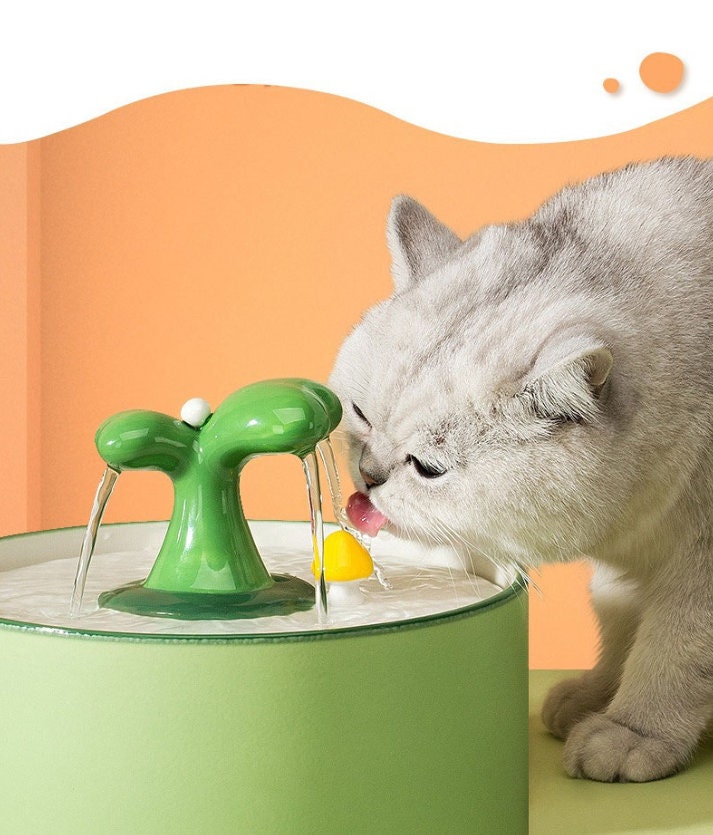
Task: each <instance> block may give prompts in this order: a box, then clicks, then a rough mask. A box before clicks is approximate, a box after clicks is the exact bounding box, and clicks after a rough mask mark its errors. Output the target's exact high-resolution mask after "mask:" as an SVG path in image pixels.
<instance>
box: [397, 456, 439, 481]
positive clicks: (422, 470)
mask: <svg viewBox="0 0 713 835" xmlns="http://www.w3.org/2000/svg"><path fill="white" fill-rule="evenodd" d="M406 463H407V464H413V468H414V470H416V472H417V473H418V474H419V475H420V476H421V477H422V478H438V476H441V475H443V474H444V473H445V472H446V470H443V469H441V468H439V467H432V466H430V465H428V464H424V463H423V461H419V460H418V458H414V456H413V455H409V456H408V457H407V458H406Z"/></svg>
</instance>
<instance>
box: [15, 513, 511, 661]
mask: <svg viewBox="0 0 713 835" xmlns="http://www.w3.org/2000/svg"><path fill="white" fill-rule="evenodd" d="M249 524H250V525H251V526H252V525H258V526H259V525H279V526H288V525H292V526H294V525H300V524H304V523H301V522H299V521H293V520H262V519H261V520H249ZM156 525H161V526H167V525H168V522H167V521H166V520H155V521H140V522H113V523H107V524H103V525H102V531H104V532H110V531H118V530H120V529H130V528H137V527H149V526H156ZM337 527H338V526H336V525H333V524H332V525H330V524H326V525H325V534H326V533H327V532H328V531H329V530H330V529H332V530H337ZM84 530H85V529H84V527H83V526H81V527H80V526H67V527H61V528H52V529H43V530H39V531H28V532H25V533H17V534H10V535H8V536H3V537H0V547H1V546H2V543H4V542H8V541H11V540H12V541H17V540H25V539H27V538H29V537H42V536H45V535H46V536H51V535H53V534H57V533H76V535H77V536H78V537H79V539H80V541H81V536H82V535H83V533H84ZM1 574H2V571H1V570H0V576H1ZM526 589H527V584H526V579H525V578H523V577H522V576H520V575H516V576H515V578H514V580H513V581H512V582H511V583H510V585H508V586H506V587H505V588H503V589H502V590H501V591H500V592H498V593H497V594H494V595H492V596H491V597H488V598H485V599H484V600H479V601H476V602H474V603H470V604H468V605H466V606H461V607H459V608H456V609H448V610H446V611H443V612H437V613H433V614H428V615H420V616H416V617H413V618H403V619H401V620H398V621H393V622H386V623H376V624H363V625H361V624H360V625H353V626H334V627H325V628H324V629H317V630H304V631H294V632H270V633H255V634H250V633H236V634H221V635H210V634H189V633H183V634H176V633H171V634H167V633H137V632H121V631H110V630H106V629H102V630H98V629H89V628H86V627H76V628H74V627H65V626H50V625H47V624H42V623H34V622H32V621H20V620H14V619H12V618H4V617H2V615H0V630H4V629H7V630H12V631H20V632H25V633H32V634H37V635H46V636H54V637H60V638H79V639H91V640H94V641H97V640H103V641H121V642H128V643H146V642H150V643H157V642H158V643H164V644H175V643H183V644H185V643H195V644H235V643H236V642H237V643H249V644H255V643H257V644H271V643H291V642H300V641H321V640H329V639H331V638H348V637H358V636H365V635H373V634H386V633H390V632H400V631H403V630H405V629H414V628H420V627H426V626H433V625H437V624H445V623H450V622H453V621H456V620H461V619H463V618H467V617H472V616H474V615H476V614H479V613H482V612H485V611H487V610H490V609H494V608H497V607H498V606H501V605H502V604H504V603H506V602H507V601H509V600H510V599H511V598H513V597H518V596H520V595H522V594H525V593H526ZM68 599H69V598H68Z"/></svg>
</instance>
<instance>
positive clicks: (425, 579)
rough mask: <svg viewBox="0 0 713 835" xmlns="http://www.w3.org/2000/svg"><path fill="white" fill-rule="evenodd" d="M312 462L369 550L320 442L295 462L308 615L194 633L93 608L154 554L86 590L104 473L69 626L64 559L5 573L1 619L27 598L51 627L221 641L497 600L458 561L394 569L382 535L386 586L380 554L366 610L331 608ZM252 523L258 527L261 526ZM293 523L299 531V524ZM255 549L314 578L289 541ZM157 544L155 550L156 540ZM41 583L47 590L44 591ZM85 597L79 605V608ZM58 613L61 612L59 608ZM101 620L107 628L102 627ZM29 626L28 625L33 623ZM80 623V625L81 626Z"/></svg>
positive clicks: (109, 568) (149, 550) (106, 574)
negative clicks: (303, 511) (302, 508)
mask: <svg viewBox="0 0 713 835" xmlns="http://www.w3.org/2000/svg"><path fill="white" fill-rule="evenodd" d="M319 461H321V463H322V467H323V469H324V472H325V474H326V483H327V486H328V488H329V493H330V497H331V501H332V508H333V511H334V516H335V518H336V520H337V524H339V525H340V526H341V528H342V529H343V530H346V531H348V532H349V533H351V534H353V535H356V536H357V537H358V538H359V539H360V540H361V541H362V544H363V545H365V547H368V546H371V545H372V543H371V542H370V541H369V539H368V538H365V537H361V536H359V534H358V532H357V531H355V530H354V528H353V526H352V525H351V523H350V521H349V518H348V517H347V515H346V512H345V510H344V503H343V500H342V493H341V485H340V481H339V471H338V469H337V465H336V462H335V458H334V451H333V449H332V446H331V443H330V442H329V439H326V440H325V441H322V442H321V443H320V444H319V445H318V446H317V448H316V449H315V450H314V451H313V452H311V453H310V454H308V455H306V456H305V458H304V459H303V461H302V465H303V470H304V474H305V481H306V485H307V496H308V500H309V509H310V538H311V551H312V556H313V558H314V563H315V565H316V567H317V571H316V574H317V582H316V585H315V609H314V611H312V612H300V613H295V614H294V615H290V616H283V617H274V616H271V617H263V618H256V619H253V621H248V620H244V621H240V624H239V626H238V627H236V622H235V621H226V622H224V623H223V624H220V623H216V622H215V621H210V622H205V625H204V626H202V627H199V628H197V627H196V622H194V621H191V622H188V623H187V625H186V624H183V622H179V621H175V622H174V624H167V623H165V620H166V619H157V618H146V617H144V616H141V615H135V616H130V615H129V616H127V615H125V614H123V613H118V612H115V611H110V612H107V610H104V609H101V608H99V607H98V595H99V593H100V592H102V591H106V590H107V589H110V588H116V587H117V586H119V585H123V584H124V583H126V582H131V581H135V580H137V574H138V575H139V578H140V577H141V576H142V575H143V576H144V577H145V576H147V575H148V573H149V571H150V569H151V567H152V562H153V560H154V559H155V555H156V553H157V552H158V547H157V546H156V543H154V542H153V541H152V542H151V543H149V544H148V545H147V547H146V548H143V549H134V550H133V552H131V553H129V552H128V551H127V550H126V549H121V548H119V549H115V552H111V553H109V554H107V555H103V557H102V569H101V576H97V577H96V578H94V579H92V580H91V582H90V583H87V575H88V571H89V566H90V563H91V562H92V556H93V554H94V551H95V547H96V544H97V537H98V535H99V530H100V525H101V521H102V517H103V515H104V511H105V509H106V506H107V503H108V501H109V498H110V496H111V494H112V490H113V489H114V486H115V484H116V480H117V479H118V477H119V472H118V471H117V470H114V469H112V468H111V467H107V468H106V470H105V471H104V473H103V475H102V478H101V481H100V482H99V486H98V488H97V492H96V495H95V497H94V503H93V505H92V510H91V514H90V518H89V523H88V524H87V527H86V530H85V532H84V538H83V540H82V545H81V550H80V556H79V562H78V564H77V563H76V562H74V565H76V573H75V575H74V586H73V590H72V598H71V603H70V609H69V615H68V618H69V622H68V623H67V622H66V619H67V614H66V612H67V610H66V608H65V609H64V615H62V613H61V612H59V613H58V612H57V611H56V604H55V603H54V602H53V601H54V599H55V597H56V594H55V592H54V591H53V589H52V588H51V585H52V582H53V577H54V574H53V572H59V571H61V572H64V571H65V570H66V569H65V567H64V564H65V563H71V562H72V561H71V560H62V559H57V560H52V561H50V562H48V563H47V564H46V565H45V564H43V566H44V567H43V568H42V572H45V573H43V574H41V573H39V572H38V571H37V570H35V569H39V568H40V566H36V567H33V570H32V571H29V569H22V570H18V572H16V573H15V574H12V572H8V573H6V574H5V576H4V577H3V580H4V581H5V582H9V581H10V580H13V578H14V580H13V582H14V581H17V583H18V586H17V588H18V589H19V592H18V591H15V592H13V591H12V588H11V586H12V584H11V585H10V586H8V591H7V593H5V592H4V590H2V589H0V603H1V604H2V605H3V607H6V606H9V608H8V609H7V611H6V610H5V608H3V610H2V612H0V617H8V616H9V617H17V618H18V619H22V618H20V617H19V614H17V613H15V609H13V607H14V606H15V603H16V602H18V601H19V602H20V603H21V602H22V601H23V600H24V601H28V600H30V599H32V600H33V601H36V602H37V604H38V606H39V610H40V611H43V612H45V613H46V617H47V618H48V620H49V622H51V623H53V624H56V625H70V626H72V625H75V624H76V625H81V626H82V627H83V626H84V623H85V622H86V625H87V626H88V627H89V628H93V627H94V628H98V629H104V628H106V629H108V628H110V626H111V624H112V623H113V622H116V628H117V629H122V628H124V627H125V628H129V629H130V631H136V632H140V631H143V629H142V628H141V624H142V623H145V624H147V630H146V631H148V632H172V631H177V632H186V631H189V632H190V633H193V632H196V631H198V632H201V633H206V632H207V633H208V634H216V633H223V634H224V633H226V632H230V633H234V632H240V633H242V632H243V631H245V630H246V629H247V631H257V632H269V631H283V630H284V631H301V630H305V629H306V630H310V629H317V628H322V627H324V626H330V627H333V626H351V625H363V624H372V623H382V622H392V621H393V620H394V619H398V618H410V617H418V616H422V615H424V614H426V615H427V614H431V613H434V612H437V611H443V610H448V609H452V608H459V607H462V606H466V605H469V604H470V603H472V602H474V601H477V600H480V599H483V598H484V597H488V596H490V595H492V594H493V593H496V592H497V591H499V590H500V589H501V588H502V586H500V585H498V582H499V581H498V580H497V579H496V578H493V579H494V580H495V584H493V583H492V582H490V581H489V580H486V579H483V578H482V577H476V578H474V577H473V575H472V574H469V573H468V572H467V571H465V570H464V569H463V566H462V564H461V563H460V561H459V560H456V562H455V563H453V562H452V561H450V562H449V561H447V562H446V564H445V565H438V564H430V563H428V564H426V565H418V564H416V563H415V561H414V556H416V555H412V554H411V553H409V554H406V552H404V555H405V556H406V564H405V565H404V564H403V563H401V562H399V560H398V559H396V561H395V562H394V560H393V559H392V555H393V554H394V553H400V551H399V549H400V548H401V547H402V546H401V545H398V547H396V546H394V545H393V542H396V540H394V538H393V537H389V535H388V534H385V533H384V532H382V533H381V534H380V535H379V541H378V543H374V544H379V546H380V548H379V549H375V550H376V551H380V552H381V550H382V549H381V545H382V543H383V541H384V540H385V541H386V542H387V543H389V544H388V547H387V548H386V550H385V551H384V552H383V554H384V556H383V559H384V560H385V561H387V562H388V565H389V573H390V576H391V580H393V582H391V580H386V579H385V578H384V573H383V570H382V567H381V564H380V563H379V562H377V560H376V557H377V556H380V555H379V554H373V556H374V557H375V559H374V566H375V571H374V578H373V579H371V580H367V581H365V582H364V583H362V584H361V588H362V590H363V591H364V592H365V597H364V599H365V601H366V602H365V604H364V605H362V604H360V605H358V606H352V607H351V611H350V610H345V609H344V608H343V607H340V606H339V605H336V604H334V605H332V606H331V607H330V606H329V596H328V585H327V582H326V579H325V574H324V520H323V514H322V490H321V484H320V472H319ZM257 524H258V525H259V524H260V523H257ZM282 524H287V523H282ZM296 524H298V525H299V523H296ZM302 529H304V528H302ZM113 536H114V534H113V533H108V532H107V533H106V534H102V535H101V536H100V540H101V538H102V537H103V538H104V540H107V538H111V537H113ZM364 539H366V542H364ZM256 544H257V545H258V550H259V552H260V554H261V556H262V557H263V559H264V561H265V564H266V567H267V568H268V570H270V571H272V572H274V573H289V574H292V575H294V576H298V577H299V576H302V579H313V578H312V577H311V572H310V559H309V557H308V556H307V554H306V553H305V551H304V548H303V546H301V545H300V544H299V542H295V543H294V544H293V543H292V542H290V543H289V544H288V547H285V546H282V547H278V548H276V549H275V548H272V549H271V545H272V543H265V544H261V543H260V542H259V541H257V540H256ZM158 545H160V540H159V542H158ZM305 546H306V542H305ZM75 553H76V552H75ZM380 558H382V557H380ZM28 571H29V574H28ZM11 575H12V576H11ZM62 576H64V575H62ZM93 576H94V572H93ZM486 576H487V575H486ZM58 580H59V576H57V577H54V581H58ZM65 583H66V581H65ZM44 584H48V585H47V586H45V585H44ZM62 587H63V588H65V589H66V587H67V586H66V584H65V585H63V586H62ZM85 587H86V588H88V589H90V591H89V593H88V594H87V595H85ZM65 593H66V592H65ZM13 595H14V597H13ZM85 597H86V602H85V603H84V606H83V601H85ZM15 598H17V599H15ZM65 601H66V598H65ZM18 605H19V603H18ZM23 605H26V604H23ZM64 606H65V607H66V602H65V604H64ZM328 607H329V611H328ZM335 607H336V610H337V611H336V615H335V616H333V612H332V609H335ZM13 613H15V614H13ZM315 614H316V618H315ZM107 618H108V623H109V626H105V625H103V624H104V623H105V620H106V619H107ZM117 618H119V620H120V621H121V622H119V620H117ZM30 619H31V620H34V618H30ZM79 621H81V622H82V623H81V624H80V623H79ZM124 621H126V624H124ZM152 621H158V624H157V625H155V626H152V625H151V623H150V622H152ZM122 624H124V626H122Z"/></svg>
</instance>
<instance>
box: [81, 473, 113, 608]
mask: <svg viewBox="0 0 713 835" xmlns="http://www.w3.org/2000/svg"><path fill="white" fill-rule="evenodd" d="M118 478H119V472H118V470H115V469H113V468H112V467H107V468H106V469H105V470H104V474H103V475H102V477H101V481H100V482H99V486H98V487H97V492H96V494H95V496H94V503H93V504H92V511H91V513H90V514H89V522H88V523H87V530H86V532H85V534H84V539H83V541H82V549H81V551H80V553H79V563H78V564H77V573H76V575H75V577H74V587H73V588H72V600H71V603H70V604H69V613H70V615H71V616H72V617H76V616H77V615H78V614H79V612H80V611H81V608H82V598H83V597H84V587H85V585H86V583H87V572H88V571H89V563H90V562H91V561H92V554H93V553H94V546H95V545H96V542H97V533H98V532H99V526H100V525H101V521H102V516H103V515H104V511H105V510H106V506H107V502H108V501H109V497H110V496H111V493H112V491H113V489H114V485H115V484H116V480H117V479H118Z"/></svg>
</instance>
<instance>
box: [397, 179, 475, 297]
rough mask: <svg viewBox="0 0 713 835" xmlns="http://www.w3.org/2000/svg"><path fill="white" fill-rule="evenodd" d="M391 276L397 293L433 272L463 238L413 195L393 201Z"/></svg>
mask: <svg viewBox="0 0 713 835" xmlns="http://www.w3.org/2000/svg"><path fill="white" fill-rule="evenodd" d="M386 240H387V243H388V245H389V250H390V251H391V276H392V278H393V281H394V287H395V289H396V292H397V293H400V292H402V291H403V290H406V289H407V288H408V287H409V286H410V285H411V284H412V283H413V282H414V281H417V280H418V279H419V278H422V277H423V276H425V275H428V274H429V273H431V272H433V270H435V269H436V267H438V265H439V264H440V263H441V262H442V261H443V260H444V259H445V258H446V257H447V256H448V255H450V254H451V253H452V252H453V251H454V250H455V249H456V248H457V247H458V246H459V245H460V244H461V243H462V241H461V240H460V238H458V237H457V236H456V235H455V234H454V233H453V232H451V230H450V229H449V228H448V227H447V226H444V225H443V224H442V223H441V222H440V221H439V220H437V219H436V218H435V217H434V216H433V215H432V214H431V213H430V212H429V211H428V209H426V208H425V207H424V206H422V205H421V204H420V203H419V202H418V201H416V200H414V199H413V198H412V197H407V196H406V195H400V196H399V197H395V198H394V200H393V202H392V203H391V211H390V212H389V219H388V222H387V224H386Z"/></svg>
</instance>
